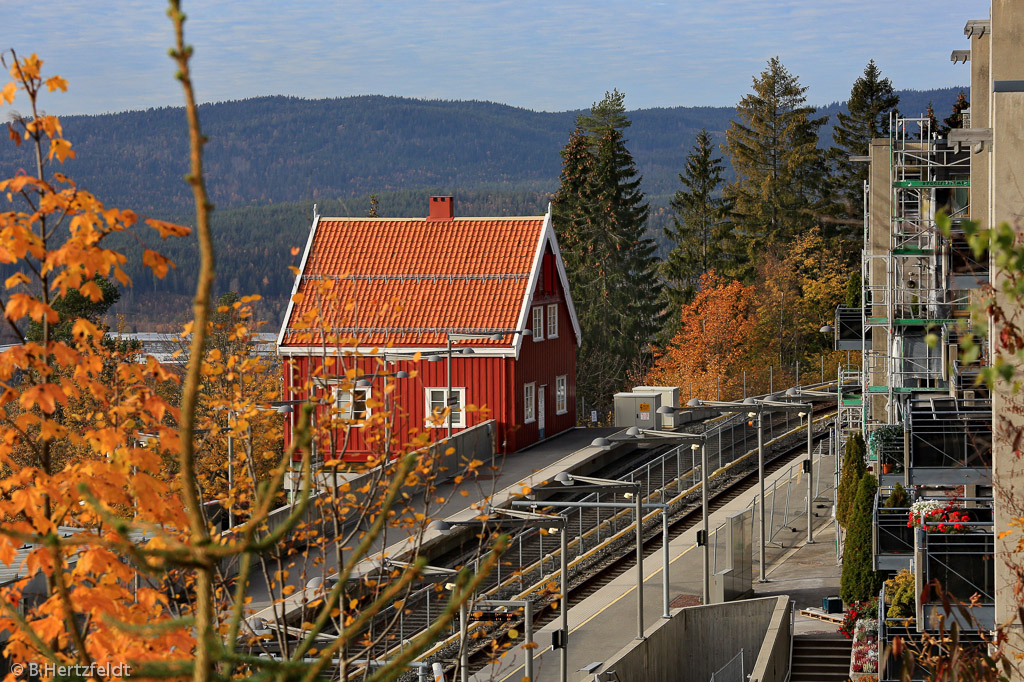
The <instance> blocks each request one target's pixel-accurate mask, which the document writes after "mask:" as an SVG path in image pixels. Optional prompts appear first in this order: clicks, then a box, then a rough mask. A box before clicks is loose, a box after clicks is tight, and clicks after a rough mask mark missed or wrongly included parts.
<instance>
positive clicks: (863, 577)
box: [839, 474, 882, 604]
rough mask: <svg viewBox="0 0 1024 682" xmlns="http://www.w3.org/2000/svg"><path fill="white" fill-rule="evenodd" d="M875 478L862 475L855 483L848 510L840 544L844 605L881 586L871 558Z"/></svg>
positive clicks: (872, 593) (840, 583) (840, 588)
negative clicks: (844, 537)
mask: <svg viewBox="0 0 1024 682" xmlns="http://www.w3.org/2000/svg"><path fill="white" fill-rule="evenodd" d="M877 491H878V481H876V480H875V477H874V475H873V474H865V475H864V476H863V477H862V478H861V479H860V483H859V484H858V485H857V496H856V498H855V499H854V503H853V509H852V510H851V511H850V519H849V520H850V525H849V530H848V531H847V533H846V542H845V543H844V544H843V572H842V577H840V579H839V596H840V597H841V598H842V600H843V601H844V602H846V603H847V604H852V603H853V602H855V601H867V600H868V599H870V598H871V597H874V596H875V595H877V594H878V590H879V589H880V588H881V587H882V579H881V576H880V575H879V574H878V573H877V572H876V571H875V570H874V568H873V565H874V562H873V561H872V552H873V549H872V545H871V527H872V525H873V520H872V514H873V510H874V504H875V493H876V492H877Z"/></svg>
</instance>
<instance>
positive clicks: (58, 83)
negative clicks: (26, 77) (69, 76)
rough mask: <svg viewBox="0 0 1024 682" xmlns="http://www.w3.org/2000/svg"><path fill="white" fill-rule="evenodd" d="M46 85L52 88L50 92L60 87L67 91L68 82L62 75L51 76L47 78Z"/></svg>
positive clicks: (62, 90)
mask: <svg viewBox="0 0 1024 682" xmlns="http://www.w3.org/2000/svg"><path fill="white" fill-rule="evenodd" d="M46 87H48V88H50V92H53V91H54V90H58V89H59V90H60V91H61V92H67V91H68V82H67V81H66V80H64V79H63V78H62V77H60V76H50V77H49V78H47V79H46Z"/></svg>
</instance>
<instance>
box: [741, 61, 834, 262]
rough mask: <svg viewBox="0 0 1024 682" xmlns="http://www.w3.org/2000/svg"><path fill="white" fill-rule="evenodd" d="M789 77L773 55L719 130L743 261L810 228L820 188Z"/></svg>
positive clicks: (813, 133)
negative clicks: (722, 132)
mask: <svg viewBox="0 0 1024 682" xmlns="http://www.w3.org/2000/svg"><path fill="white" fill-rule="evenodd" d="M806 92H807V88H806V87H804V86H801V85H800V83H799V81H798V80H797V77H796V76H794V75H793V74H791V73H790V72H789V71H788V70H787V69H786V67H785V66H783V65H782V62H780V61H779V59H778V57H773V58H772V59H770V60H769V61H768V68H767V69H765V70H764V71H763V72H762V73H761V75H760V76H759V77H757V78H755V79H754V91H753V92H752V93H751V94H749V95H746V96H744V97H743V99H742V100H740V103H739V105H738V106H737V107H736V114H737V119H736V120H734V121H733V122H732V124H731V125H730V127H729V129H728V130H727V131H726V134H725V137H726V149H727V150H728V152H729V156H730V160H731V161H732V165H733V168H734V169H735V171H736V176H737V177H736V182H735V183H733V184H732V185H730V186H729V187H728V188H727V190H726V196H727V197H728V198H729V199H730V200H731V201H732V202H733V204H734V208H733V218H734V220H735V222H736V232H737V238H738V239H739V240H740V241H742V243H743V244H744V246H745V251H746V256H747V259H748V264H747V265H746V267H744V268H743V269H742V271H741V273H740V274H743V275H745V276H749V275H750V274H751V272H752V267H751V266H750V263H749V262H750V261H753V260H755V259H756V258H758V257H759V256H760V255H762V254H764V253H765V252H774V251H779V250H780V249H782V248H784V247H785V246H786V245H787V244H789V243H790V242H791V241H792V239H793V237H794V236H795V235H796V234H799V233H800V232H802V231H803V230H805V229H807V228H809V227H810V226H811V225H813V224H814V223H815V222H816V217H815V214H814V212H815V210H816V209H817V208H818V207H819V206H820V197H821V194H822V191H823V189H822V188H823V186H824V185H825V183H826V175H827V173H826V172H825V170H826V169H825V166H824V156H823V154H822V153H821V151H820V150H819V149H818V128H820V127H821V125H822V124H823V123H824V122H825V118H813V114H814V112H815V111H816V110H815V108H814V107H810V106H806V105H805V101H806V97H805V96H804V93H806Z"/></svg>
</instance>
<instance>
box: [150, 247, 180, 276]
mask: <svg viewBox="0 0 1024 682" xmlns="http://www.w3.org/2000/svg"><path fill="white" fill-rule="evenodd" d="M142 263H143V265H146V266H147V267H149V268H150V269H151V270H152V271H153V274H154V275H156V276H157V277H159V278H160V279H163V278H164V277H166V276H167V272H168V270H169V269H170V268H177V267H178V266H176V265H175V264H174V263H173V262H171V260H170V259H169V258H167V257H165V256H162V255H160V254H159V253H157V252H156V251H153V250H152V249H146V250H145V252H144V253H143V254H142Z"/></svg>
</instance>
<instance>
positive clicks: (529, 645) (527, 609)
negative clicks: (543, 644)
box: [523, 599, 534, 682]
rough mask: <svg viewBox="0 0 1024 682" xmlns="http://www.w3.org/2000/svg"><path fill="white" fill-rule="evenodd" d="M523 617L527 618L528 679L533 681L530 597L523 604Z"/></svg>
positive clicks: (525, 626)
mask: <svg viewBox="0 0 1024 682" xmlns="http://www.w3.org/2000/svg"><path fill="white" fill-rule="evenodd" d="M523 617H524V618H526V623H525V625H524V630H525V631H526V632H525V636H526V679H527V680H529V682H534V681H533V604H532V603H531V602H530V600H529V599H527V600H526V604H524V605H523Z"/></svg>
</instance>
